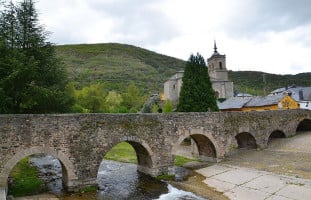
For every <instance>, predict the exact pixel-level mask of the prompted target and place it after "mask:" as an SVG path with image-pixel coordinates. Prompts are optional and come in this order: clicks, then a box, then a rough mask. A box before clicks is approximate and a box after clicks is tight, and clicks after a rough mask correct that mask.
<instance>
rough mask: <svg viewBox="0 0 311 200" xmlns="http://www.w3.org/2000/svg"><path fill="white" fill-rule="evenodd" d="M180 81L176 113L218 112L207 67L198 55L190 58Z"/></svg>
mask: <svg viewBox="0 0 311 200" xmlns="http://www.w3.org/2000/svg"><path fill="white" fill-rule="evenodd" d="M182 81H183V84H182V87H181V91H180V96H179V102H178V105H177V111H179V112H206V111H209V110H210V111H218V107H217V103H216V98H215V94H214V90H213V88H212V84H211V81H210V78H209V75H208V71H207V67H206V64H205V61H204V58H203V57H202V56H201V55H200V54H197V55H196V56H194V55H191V56H190V58H189V60H188V62H187V64H186V68H185V72H184V76H183V78H182Z"/></svg>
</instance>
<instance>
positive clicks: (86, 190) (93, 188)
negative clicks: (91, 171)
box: [79, 186, 98, 193]
mask: <svg viewBox="0 0 311 200" xmlns="http://www.w3.org/2000/svg"><path fill="white" fill-rule="evenodd" d="M97 189H98V188H97V187H95V186H88V187H84V188H81V189H80V190H79V192H80V193H85V192H94V191H96V190H97Z"/></svg>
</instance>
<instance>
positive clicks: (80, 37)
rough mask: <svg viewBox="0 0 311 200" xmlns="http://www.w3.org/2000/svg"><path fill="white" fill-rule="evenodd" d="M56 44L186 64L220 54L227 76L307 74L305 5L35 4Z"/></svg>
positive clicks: (228, 1)
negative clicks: (142, 51) (133, 49)
mask: <svg viewBox="0 0 311 200" xmlns="http://www.w3.org/2000/svg"><path fill="white" fill-rule="evenodd" d="M36 7H37V10H38V11H39V14H40V15H39V18H40V20H41V22H42V23H43V24H44V25H45V27H46V29H47V30H48V31H50V32H52V34H51V35H50V41H51V42H54V43H56V44H77V43H79V44H80V43H106V42H116V43H125V44H131V45H135V46H139V47H142V48H146V49H149V50H152V51H155V52H157V53H161V54H165V55H169V56H173V57H177V58H181V59H183V60H187V59H188V58H189V56H190V54H191V53H196V52H200V53H201V54H202V55H203V56H204V57H205V58H208V57H210V56H211V54H212V53H213V42H214V39H215V40H216V42H217V46H218V51H219V53H222V54H226V56H227V68H228V69H229V70H234V71H237V70H251V71H264V72H268V73H277V74H297V73H301V72H310V71H311V11H310V9H311V0H37V4H36Z"/></svg>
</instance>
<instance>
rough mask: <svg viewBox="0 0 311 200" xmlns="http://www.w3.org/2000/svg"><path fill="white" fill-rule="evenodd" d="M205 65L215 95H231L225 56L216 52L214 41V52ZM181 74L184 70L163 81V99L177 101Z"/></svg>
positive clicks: (224, 96)
mask: <svg viewBox="0 0 311 200" xmlns="http://www.w3.org/2000/svg"><path fill="white" fill-rule="evenodd" d="M207 67H208V73H209V77H210V80H211V83H212V87H213V89H214V91H215V96H216V97H217V98H225V99H228V98H231V97H233V82H232V81H230V80H229V79H228V70H227V66H226V56H225V55H222V54H220V53H218V51H217V46H216V42H215V43H214V53H213V54H212V56H211V57H210V58H209V59H207ZM183 75H184V71H179V72H177V73H176V74H174V75H173V76H172V77H171V78H170V79H169V80H167V81H166V82H165V83H164V99H165V100H168V99H169V100H171V101H172V102H173V103H174V104H176V103H177V102H178V99H179V94H180V90H181V86H182V77H183Z"/></svg>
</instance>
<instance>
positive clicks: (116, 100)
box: [105, 91, 122, 113]
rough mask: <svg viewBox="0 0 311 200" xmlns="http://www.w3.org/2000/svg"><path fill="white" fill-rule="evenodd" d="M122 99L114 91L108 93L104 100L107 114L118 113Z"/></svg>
mask: <svg viewBox="0 0 311 200" xmlns="http://www.w3.org/2000/svg"><path fill="white" fill-rule="evenodd" d="M121 102H122V97H121V95H120V94H118V93H117V92H116V91H110V92H109V93H108V95H107V98H106V102H105V103H106V107H107V111H108V112H109V113H118V112H119V108H120V105H121Z"/></svg>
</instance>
